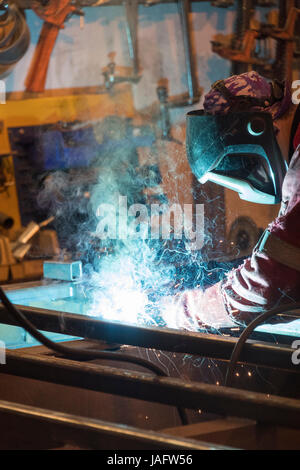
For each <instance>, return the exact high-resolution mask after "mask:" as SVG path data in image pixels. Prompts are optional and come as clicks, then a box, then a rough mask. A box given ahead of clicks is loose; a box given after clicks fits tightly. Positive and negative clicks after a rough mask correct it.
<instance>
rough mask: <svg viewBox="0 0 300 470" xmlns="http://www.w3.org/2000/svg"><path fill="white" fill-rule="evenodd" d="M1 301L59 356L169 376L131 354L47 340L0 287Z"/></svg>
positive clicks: (183, 416)
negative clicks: (113, 363) (122, 364)
mask: <svg viewBox="0 0 300 470" xmlns="http://www.w3.org/2000/svg"><path fill="white" fill-rule="evenodd" d="M0 300H1V302H2V303H3V305H4V306H5V307H6V309H7V311H8V313H9V314H10V315H11V317H12V318H13V319H14V320H15V321H16V322H17V323H18V324H19V325H20V326H21V327H22V328H24V329H25V330H26V331H27V332H28V333H29V334H30V335H31V336H33V338H35V339H36V340H37V341H38V342H39V343H41V344H43V345H44V346H46V347H47V348H49V349H51V350H53V351H55V352H56V353H58V354H62V355H63V356H66V357H68V358H69V359H72V360H75V361H76V360H78V361H86V360H92V359H106V360H112V361H120V362H128V363H132V364H135V365H139V366H142V367H144V368H145V369H149V370H151V372H153V373H154V374H156V375H158V376H160V377H168V375H167V374H166V373H165V372H164V371H163V370H162V369H161V368H160V367H158V366H156V365H155V364H152V362H150V361H147V360H146V359H142V358H140V357H134V356H130V355H129V354H123V353H122V354H121V353H116V352H108V351H98V350H92V349H89V350H84V349H83V350H78V348H71V347H68V346H64V345H63V344H60V343H55V342H54V341H52V340H51V339H49V338H47V337H46V336H45V335H43V333H41V332H40V331H39V330H37V329H36V327H35V326H34V325H33V324H32V323H31V322H30V321H29V320H28V319H27V318H26V317H25V315H24V314H23V313H22V312H21V311H20V310H19V309H17V308H16V307H15V305H14V304H13V303H11V301H10V300H9V299H8V297H7V295H6V294H5V292H4V290H3V289H2V287H1V286H0ZM177 410H178V414H179V416H180V419H181V422H182V424H183V425H185V424H188V418H187V414H186V411H185V410H184V409H183V408H181V407H177Z"/></svg>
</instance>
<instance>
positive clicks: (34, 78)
mask: <svg viewBox="0 0 300 470" xmlns="http://www.w3.org/2000/svg"><path fill="white" fill-rule="evenodd" d="M31 8H32V9H33V10H34V12H35V13H36V14H37V16H38V17H39V18H41V19H42V20H44V24H43V27H42V31H41V34H40V37H39V41H38V44H37V46H36V49H35V53H34V56H33V59H32V62H31V66H30V69H29V72H28V74H27V77H26V81H25V86H26V90H27V91H30V92H43V91H44V90H45V84H46V79H47V72H48V67H49V61H50V57H51V54H52V51H53V48H54V46H55V43H56V40H57V37H58V34H59V31H60V30H61V29H62V28H64V23H65V22H66V21H67V19H68V18H69V17H70V15H72V14H74V13H75V14H79V15H82V14H83V12H82V11H81V10H78V9H77V8H76V6H74V5H72V3H71V0H46V1H44V2H39V1H37V0H33V2H32V6H31Z"/></svg>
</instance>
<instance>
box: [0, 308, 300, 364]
mask: <svg viewBox="0 0 300 470" xmlns="http://www.w3.org/2000/svg"><path fill="white" fill-rule="evenodd" d="M18 308H19V310H20V311H21V312H22V313H23V314H24V315H26V317H27V318H28V320H29V321H31V322H32V323H33V324H34V325H35V327H36V328H38V329H41V330H43V331H49V332H54V333H60V334H64V335H70V336H72V337H79V338H86V339H91V340H104V341H106V342H108V343H116V344H125V345H132V346H139V347H143V348H153V349H158V350H164V351H171V352H181V353H186V354H195V355H197V356H201V357H209V358H212V359H220V360H228V359H229V358H230V356H231V354H232V351H233V348H234V346H235V345H236V343H237V341H238V340H237V339H236V338H232V337H229V336H221V335H213V334H206V333H198V332H189V331H177V330H171V329H167V328H156V327H155V328H152V327H146V326H145V327H142V326H136V325H128V324H124V323H117V322H109V321H103V320H99V319H97V318H92V317H88V316H84V315H79V314H72V313H66V312H55V311H51V310H46V309H39V308H34V307H24V306H18ZM0 318H1V323H4V324H7V325H16V326H19V325H18V324H17V323H16V321H15V320H14V319H12V317H11V316H10V315H9V313H8V312H7V311H6V309H5V308H4V307H3V305H0ZM293 351H294V350H293V349H291V348H290V347H285V346H279V345H275V344H270V343H264V342H257V341H251V340H248V341H247V343H246V344H245V346H244V348H243V351H242V354H241V357H240V361H241V362H242V363H248V364H255V365H259V366H264V367H276V368H277V369H278V368H279V369H283V370H289V371H294V372H297V371H298V370H299V367H298V366H296V365H295V364H293V363H292V360H291V357H292V353H293Z"/></svg>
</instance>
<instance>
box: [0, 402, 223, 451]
mask: <svg viewBox="0 0 300 470" xmlns="http://www.w3.org/2000/svg"><path fill="white" fill-rule="evenodd" d="M0 420H1V427H2V429H3V433H2V436H1V439H0V449H1V450H8V449H24V448H25V449H28V448H30V449H34V450H36V449H39V448H43V449H45V448H47V446H49V447H51V448H53V446H62V445H63V444H64V443H71V444H73V445H74V444H75V445H79V446H83V447H84V448H88V449H97V450H116V449H118V450H122V449H123V450H124V449H133V450H137V449H144V450H151V449H152V450H161V449H174V450H175V449H181V450H221V449H226V447H221V446H218V445H214V444H208V443H203V442H200V441H196V440H191V439H183V438H180V437H175V436H169V435H167V434H160V433H158V432H152V431H144V430H141V429H138V428H133V427H131V426H125V425H118V424H113V423H110V422H106V421H100V420H95V419H91V418H86V417H79V416H74V415H71V414H66V413H59V412H57V411H51V410H45V409H42V408H35V407H32V406H27V405H22V404H18V403H11V402H7V401H0ZM28 430H30V432H28ZM49 447H48V448H49ZM227 449H229V448H228V447H227Z"/></svg>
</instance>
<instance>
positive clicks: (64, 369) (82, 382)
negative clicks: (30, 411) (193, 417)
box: [1, 351, 300, 428]
mask: <svg viewBox="0 0 300 470" xmlns="http://www.w3.org/2000/svg"><path fill="white" fill-rule="evenodd" d="M6 362H7V363H6V364H5V365H2V366H1V372H2V373H3V374H8V375H15V376H19V377H28V378H32V379H38V380H41V381H46V382H52V383H56V384H61V385H68V386H71V387H78V388H82V389H86V390H93V391H100V392H105V393H111V394H115V395H121V396H127V397H131V398H136V399H142V400H146V401H151V402H156V403H162V404H168V405H174V406H182V407H185V408H189V409H198V408H201V409H202V410H203V411H205V412H208V413H210V412H212V413H214V414H218V415H222V416H235V417H242V418H247V419H252V420H255V421H259V422H261V423H268V424H277V425H282V426H289V427H296V428H299V427H300V400H295V399H290V398H283V397H278V396H274V395H266V394H262V393H257V392H249V391H245V390H240V389H233V388H228V387H222V386H216V385H209V384H205V383H199V382H193V381H190V382H189V381H186V380H185V381H184V380H181V379H177V378H173V377H157V376H153V375H150V374H148V373H143V372H136V371H130V370H123V369H118V368H116V367H111V366H103V365H99V364H96V363H86V362H85V363H82V362H78V361H70V360H66V359H63V358H59V357H53V356H52V357H51V356H43V355H34V354H32V353H31V354H30V352H26V353H24V352H22V351H7V358H6Z"/></svg>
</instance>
